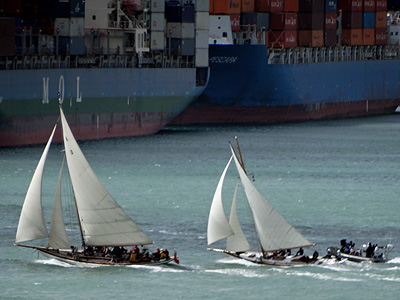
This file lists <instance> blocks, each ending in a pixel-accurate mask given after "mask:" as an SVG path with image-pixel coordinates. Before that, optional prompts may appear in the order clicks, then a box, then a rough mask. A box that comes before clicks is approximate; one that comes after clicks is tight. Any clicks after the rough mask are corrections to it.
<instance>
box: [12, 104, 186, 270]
mask: <svg viewBox="0 0 400 300" xmlns="http://www.w3.org/2000/svg"><path fill="white" fill-rule="evenodd" d="M60 119H61V126H62V132H63V133H62V135H63V143H64V149H65V151H64V159H63V162H62V164H61V170H60V175H59V179H58V184H57V187H56V194H55V198H54V205H53V211H52V218H51V224H50V229H49V231H48V229H47V226H46V222H45V219H44V215H43V210H42V199H41V198H42V195H41V194H42V192H41V190H42V178H43V171H44V165H45V161H46V157H47V154H48V152H49V149H50V145H51V143H52V140H53V137H54V134H55V132H56V128H57V125H58V124H57V123H58V122H57V123H56V124H55V126H54V128H53V131H52V133H51V135H50V138H49V140H48V142H47V144H46V147H45V149H44V151H43V154H42V156H41V158H40V160H39V163H38V165H37V168H36V171H35V173H34V175H33V178H32V181H31V183H30V186H29V188H28V191H27V194H26V197H25V201H24V204H23V207H22V211H21V216H20V219H19V224H18V229H17V233H16V239H15V243H14V245H16V246H20V247H28V248H33V249H35V250H38V251H39V252H40V253H42V254H44V255H45V256H48V257H51V258H55V259H58V260H61V261H64V262H68V263H73V264H75V263H79V264H81V263H83V264H96V265H99V264H100V265H115V264H118V265H143V264H146V265H147V264H165V263H169V262H171V261H172V260H173V259H175V261H176V262H178V261H177V259H176V253H175V257H174V258H172V257H170V256H169V255H168V253H164V255H162V254H161V255H159V254H156V255H155V256H153V255H150V254H149V253H148V251H147V252H145V251H143V250H142V251H139V250H138V249H139V248H138V247H137V246H143V247H144V246H145V245H150V244H153V241H152V240H151V239H150V238H149V237H148V236H147V235H146V234H145V233H144V232H143V231H142V230H141V229H140V227H139V226H138V225H137V224H136V223H135V222H134V221H133V220H132V219H131V218H130V217H129V216H128V215H127V214H126V213H125V211H124V210H123V209H122V208H121V207H120V206H119V205H118V203H117V202H116V201H115V200H114V198H113V197H112V196H111V195H110V193H109V192H108V191H107V190H106V188H105V187H104V185H103V184H102V183H101V182H100V180H99V178H98V177H97V176H96V174H95V173H94V171H93V170H92V168H91V167H90V165H89V163H88V161H87V160H86V158H85V156H84V155H83V153H82V151H81V149H80V147H79V146H78V144H77V142H76V140H75V138H74V136H73V134H72V132H71V129H70V127H69V125H68V123H67V120H66V118H65V115H64V113H63V110H62V107H61V101H60ZM65 162H66V165H67V168H68V174H69V177H70V181H71V184H72V188H73V195H74V200H75V201H74V203H75V205H76V211H77V215H78V223H79V227H80V235H81V240H82V247H81V248H78V247H75V246H72V245H71V244H70V241H69V237H68V235H67V232H66V229H65V224H64V218H63V212H62V204H61V178H62V174H63V173H66V172H63V168H64V165H65ZM47 238H48V245H46V246H33V245H28V244H26V243H25V242H27V241H34V240H43V239H47ZM31 244H32V242H31ZM130 246H132V248H133V247H135V246H136V247H135V248H134V249H135V252H134V254H135V255H132V254H130V253H129V252H125V247H130ZM109 248H114V250H113V251H112V252H111V253H109V252H108V250H111V249H109ZM143 249H144V250H145V248H143Z"/></svg>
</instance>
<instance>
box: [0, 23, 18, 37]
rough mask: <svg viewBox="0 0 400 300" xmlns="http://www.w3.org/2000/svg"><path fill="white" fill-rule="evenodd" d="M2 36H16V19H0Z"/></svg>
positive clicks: (0, 33) (0, 34)
mask: <svg viewBox="0 0 400 300" xmlns="http://www.w3.org/2000/svg"><path fill="white" fill-rule="evenodd" d="M0 36H8V37H10V36H11V37H13V36H15V18H0Z"/></svg>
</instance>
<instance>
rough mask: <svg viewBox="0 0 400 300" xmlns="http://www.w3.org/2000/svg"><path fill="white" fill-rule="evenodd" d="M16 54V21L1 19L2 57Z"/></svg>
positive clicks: (0, 52) (0, 43)
mask: <svg viewBox="0 0 400 300" xmlns="http://www.w3.org/2000/svg"><path fill="white" fill-rule="evenodd" d="M14 54H15V19H14V18H0V56H11V55H14Z"/></svg>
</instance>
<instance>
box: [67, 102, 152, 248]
mask: <svg viewBox="0 0 400 300" xmlns="http://www.w3.org/2000/svg"><path fill="white" fill-rule="evenodd" d="M60 113H61V121H62V127H63V138H64V146H65V153H66V157H67V165H68V169H69V174H70V177H71V182H72V186H73V190H74V194H75V199H76V204H77V209H78V211H79V221H80V226H81V230H82V235H83V239H84V244H85V245H86V246H106V245H110V246H112V245H114V246H122V245H140V244H142V245H148V244H152V243H153V241H152V240H151V239H150V238H149V237H148V236H147V235H146V234H145V233H144V232H143V231H142V230H141V229H140V228H139V226H138V225H136V223H135V222H134V221H133V220H132V219H131V218H130V217H129V216H128V215H127V214H126V213H125V211H124V210H123V209H122V208H121V207H120V206H119V205H118V203H117V202H116V201H115V200H114V199H113V197H112V196H111V195H110V194H109V192H108V191H107V190H106V188H105V187H104V185H103V184H102V183H101V182H100V180H99V179H98V177H97V176H96V174H95V173H94V171H93V170H92V168H91V167H90V165H89V163H88V162H87V160H86V158H85V157H84V155H83V153H82V151H81V149H80V148H79V146H78V144H77V142H76V140H75V138H74V136H73V135H72V132H71V129H70V128H69V126H68V123H67V121H66V119H65V115H64V113H63V111H62V109H61V108H60Z"/></svg>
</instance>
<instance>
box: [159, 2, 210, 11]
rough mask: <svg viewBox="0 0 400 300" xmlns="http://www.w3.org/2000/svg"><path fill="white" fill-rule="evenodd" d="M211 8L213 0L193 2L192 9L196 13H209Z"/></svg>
mask: <svg viewBox="0 0 400 300" xmlns="http://www.w3.org/2000/svg"><path fill="white" fill-rule="evenodd" d="M162 1H163V0H162ZM213 6H214V0H197V1H195V2H194V8H195V11H196V12H207V13H208V12H211V8H212V7H213Z"/></svg>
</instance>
